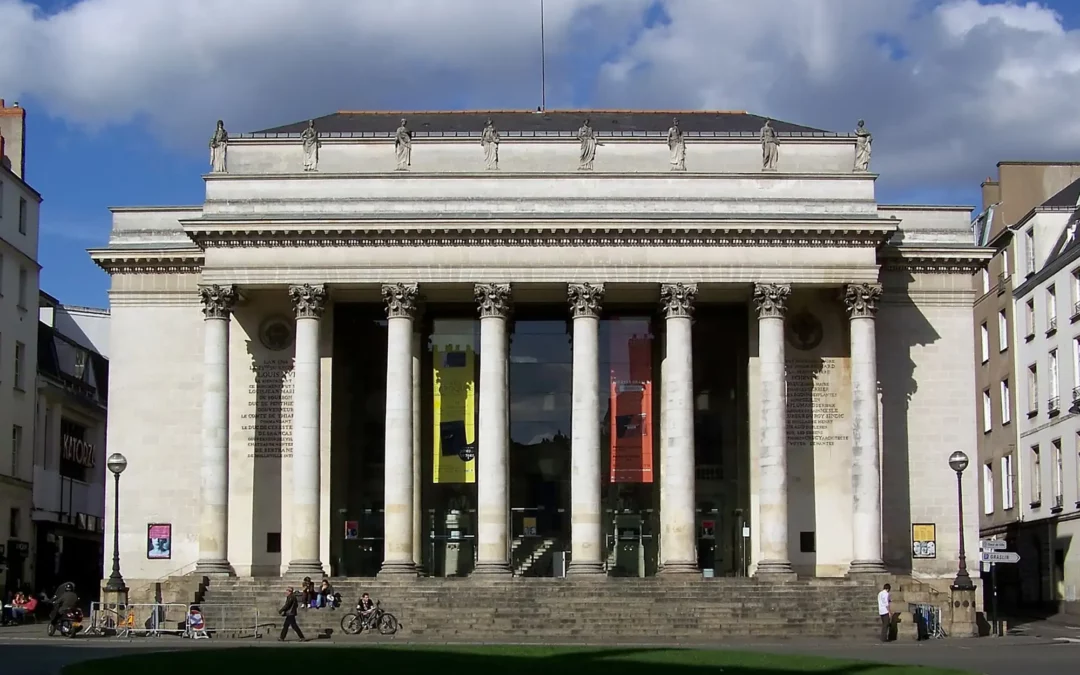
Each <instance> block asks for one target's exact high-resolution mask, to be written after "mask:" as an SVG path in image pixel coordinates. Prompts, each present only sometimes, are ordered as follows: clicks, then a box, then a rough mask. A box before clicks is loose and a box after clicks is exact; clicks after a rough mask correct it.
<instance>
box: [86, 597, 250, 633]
mask: <svg viewBox="0 0 1080 675" xmlns="http://www.w3.org/2000/svg"><path fill="white" fill-rule="evenodd" d="M193 609H198V613H199V615H201V617H202V622H203V628H202V629H201V630H200V629H197V628H194V627H193V626H192V622H191V621H190V617H191V616H192V610H193ZM259 628H260V626H259V610H258V609H257V608H256V607H255V606H254V605H213V604H193V605H182V604H179V603H157V604H148V605H117V604H113V603H101V602H94V603H91V604H90V616H89V617H88V620H87V622H86V630H85V632H86V634H87V635H92V636H101V637H121V638H123V637H126V638H131V637H136V636H140V637H155V636H159V635H179V636H181V637H209V636H217V637H230V638H245V637H258V636H259Z"/></svg>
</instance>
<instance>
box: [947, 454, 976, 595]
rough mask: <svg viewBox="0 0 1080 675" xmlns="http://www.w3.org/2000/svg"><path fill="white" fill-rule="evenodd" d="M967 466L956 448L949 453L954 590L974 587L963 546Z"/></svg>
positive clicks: (964, 455) (965, 458) (965, 457)
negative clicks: (956, 555)
mask: <svg viewBox="0 0 1080 675" xmlns="http://www.w3.org/2000/svg"><path fill="white" fill-rule="evenodd" d="M967 467H968V456H967V455H966V454H964V453H963V452H962V451H960V450H957V451H956V452H954V453H953V454H951V455H949V468H950V469H952V470H953V471H955V472H956V511H957V516H958V518H957V520H958V521H959V539H958V541H959V542H960V545H959V553H960V555H959V559H958V561H957V567H956V578H955V579H953V588H954V589H956V590H962V591H970V590H972V589H974V588H975V584H974V583H973V582H972V581H971V575H970V574H968V568H967V550H966V547H965V546H964V481H963V475H964V469H966V468H967Z"/></svg>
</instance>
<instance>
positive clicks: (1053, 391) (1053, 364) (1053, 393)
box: [1048, 349, 1061, 399]
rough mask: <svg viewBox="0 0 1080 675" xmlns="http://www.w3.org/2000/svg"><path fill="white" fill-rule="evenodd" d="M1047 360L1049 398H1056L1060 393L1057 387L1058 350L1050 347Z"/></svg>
mask: <svg viewBox="0 0 1080 675" xmlns="http://www.w3.org/2000/svg"><path fill="white" fill-rule="evenodd" d="M1048 360H1049V363H1050V375H1049V376H1050V398H1051V399H1056V398H1057V397H1058V396H1059V395H1060V393H1061V391H1060V390H1059V388H1058V350H1056V349H1051V350H1050V355H1049V359H1048Z"/></svg>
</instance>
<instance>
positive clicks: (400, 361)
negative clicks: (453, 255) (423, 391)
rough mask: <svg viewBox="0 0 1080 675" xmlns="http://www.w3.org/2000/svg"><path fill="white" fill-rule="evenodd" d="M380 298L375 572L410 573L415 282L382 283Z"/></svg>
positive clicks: (413, 565) (412, 563)
mask: <svg viewBox="0 0 1080 675" xmlns="http://www.w3.org/2000/svg"><path fill="white" fill-rule="evenodd" d="M382 294H383V300H384V301H385V302H386V316H387V322H386V323H387V335H386V344H387V348H386V426H385V430H386V431H385V447H386V456H385V461H384V463H383V466H384V470H383V471H384V473H383V481H384V487H383V547H384V550H383V563H382V569H380V570H379V574H380V576H385V575H391V574H407V575H415V574H416V562H415V561H414V559H413V523H414V521H413V506H414V505H413V319H414V317H415V315H416V310H417V302H418V295H419V294H418V291H417V286H416V284H387V285H385V286H383V287H382Z"/></svg>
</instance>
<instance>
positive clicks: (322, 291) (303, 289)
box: [289, 284, 327, 319]
mask: <svg viewBox="0 0 1080 675" xmlns="http://www.w3.org/2000/svg"><path fill="white" fill-rule="evenodd" d="M289 297H290V298H291V299H292V303H293V310H295V311H296V318H297V319H321V318H322V314H323V310H325V309H326V298H327V292H326V284H294V285H292V286H289Z"/></svg>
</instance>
